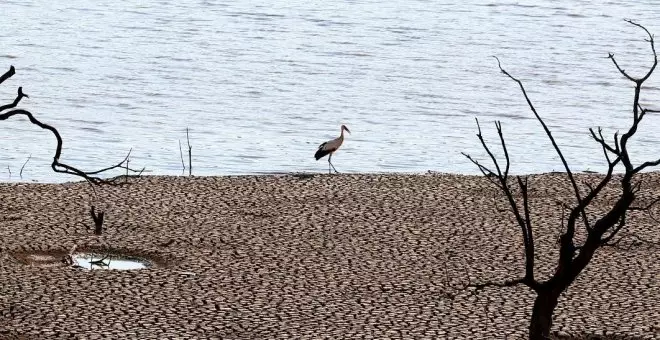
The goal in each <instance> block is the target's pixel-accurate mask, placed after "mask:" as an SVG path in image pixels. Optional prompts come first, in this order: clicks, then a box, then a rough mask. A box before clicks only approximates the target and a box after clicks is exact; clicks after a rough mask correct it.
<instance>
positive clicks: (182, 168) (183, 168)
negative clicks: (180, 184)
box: [179, 139, 186, 175]
mask: <svg viewBox="0 0 660 340" xmlns="http://www.w3.org/2000/svg"><path fill="white" fill-rule="evenodd" d="M179 155H180V156H181V175H183V174H185V173H186V164H185V163H184V162H183V149H181V140H180V139H179Z"/></svg>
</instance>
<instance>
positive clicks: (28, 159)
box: [18, 154, 32, 179]
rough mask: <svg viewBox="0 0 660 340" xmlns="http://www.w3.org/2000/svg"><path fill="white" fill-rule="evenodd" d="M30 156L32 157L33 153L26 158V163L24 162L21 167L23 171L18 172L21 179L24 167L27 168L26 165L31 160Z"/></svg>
mask: <svg viewBox="0 0 660 340" xmlns="http://www.w3.org/2000/svg"><path fill="white" fill-rule="evenodd" d="M30 158H32V154H30V155H29V156H28V158H27V159H26V160H25V163H23V166H22V167H21V172H20V173H19V174H18V175H19V176H20V177H21V179H23V169H24V168H25V165H26V164H27V163H28V162H29V161H30Z"/></svg>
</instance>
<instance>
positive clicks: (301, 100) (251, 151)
mask: <svg viewBox="0 0 660 340" xmlns="http://www.w3.org/2000/svg"><path fill="white" fill-rule="evenodd" d="M148 3H149V5H145V2H144V1H138V0H126V1H120V2H118V1H106V0H93V1H92V0H70V1H50V0H40V1H37V0H34V1H30V0H20V1H12V0H9V1H7V0H4V1H3V2H2V4H0V8H1V9H2V13H3V16H2V17H3V19H2V20H0V46H2V48H1V49H0V71H1V72H4V71H5V70H7V69H9V66H10V65H14V66H15V67H16V69H17V73H16V75H15V76H14V77H12V78H11V79H10V80H8V81H6V82H5V83H4V84H2V86H0V98H3V99H2V100H3V102H2V103H5V102H7V103H8V102H11V101H12V100H13V98H14V96H15V94H16V88H17V87H18V86H23V89H24V92H25V93H27V94H28V95H30V98H29V99H28V98H26V99H24V101H23V102H22V103H21V107H22V108H25V109H28V110H30V111H32V112H33V113H34V114H35V115H36V116H37V117H38V118H40V119H42V120H43V121H44V122H48V123H51V124H53V125H54V126H56V127H57V128H58V129H59V131H60V133H61V134H62V136H63V138H64V152H63V156H62V159H61V160H62V161H63V162H66V163H68V164H70V165H74V166H78V167H80V168H83V169H87V170H93V169H96V168H99V167H102V166H105V165H109V164H113V163H116V162H118V161H119V160H120V159H122V158H123V157H124V155H125V154H126V152H127V151H128V150H129V149H130V148H133V153H132V157H131V165H133V166H136V167H138V166H140V167H141V166H145V167H146V168H147V170H148V171H150V172H149V173H150V174H171V175H176V174H181V158H180V152H179V141H181V142H182V143H183V149H184V153H185V152H186V145H185V144H186V133H185V130H186V127H189V128H190V142H191V145H192V155H193V174H195V175H222V174H251V173H270V172H325V171H327V162H326V161H325V159H323V160H321V161H318V162H317V161H315V160H314V158H313V154H314V152H315V151H316V148H317V147H318V145H319V144H320V143H322V142H324V141H326V140H328V139H331V138H334V137H336V136H338V134H339V127H340V125H341V124H346V125H347V126H348V127H349V128H350V129H351V131H352V134H351V135H350V136H348V137H347V139H346V141H345V144H344V145H343V147H342V149H341V150H340V151H339V152H338V153H336V154H335V156H334V157H333V163H334V165H335V166H336V168H337V170H339V171H341V172H424V171H426V170H433V171H440V172H457V173H478V171H477V169H476V168H475V167H474V165H472V164H471V163H469V161H467V159H465V158H464V157H463V156H462V155H461V154H460V152H462V151H463V152H468V153H471V154H473V155H474V156H477V157H479V158H481V159H484V160H486V159H485V158H483V157H484V156H485V154H484V152H483V151H482V149H481V146H480V144H479V141H478V140H477V138H476V137H475V132H476V126H475V122H474V117H478V118H479V119H480V121H481V122H482V129H483V130H484V134H485V135H486V137H487V138H489V140H491V141H492V142H493V146H494V147H496V146H497V145H498V144H497V142H498V140H497V139H496V134H495V129H494V126H493V124H492V121H494V120H497V119H499V120H501V121H502V125H503V127H504V131H505V135H506V138H507V141H508V145H509V151H510V154H511V157H512V161H513V166H512V171H514V172H516V173H533V172H546V171H552V170H560V169H561V163H560V162H559V160H558V158H557V157H556V156H555V154H554V152H553V150H552V148H551V146H550V144H549V142H548V139H547V137H546V136H545V135H544V134H543V131H542V130H541V128H540V125H539V124H538V122H537V121H536V120H534V119H533V116H532V113H531V112H530V111H529V109H528V107H527V106H526V104H525V102H524V99H523V98H522V96H521V94H520V91H519V89H518V88H517V86H516V84H515V83H514V82H513V81H511V80H510V79H508V78H506V77H505V76H504V75H502V74H501V73H500V72H499V70H498V68H497V64H496V62H495V60H494V59H493V58H492V57H491V56H492V55H497V56H498V57H499V58H500V59H501V61H502V63H503V66H504V68H505V69H507V70H508V71H509V72H511V73H512V74H513V75H515V76H517V77H519V78H520V79H521V80H522V81H524V83H525V85H526V87H527V89H528V92H529V94H530V96H531V98H532V100H533V101H534V103H535V104H536V107H537V109H538V111H539V112H540V114H541V115H542V116H543V117H545V118H546V121H547V123H548V124H549V126H550V127H551V128H552V130H553V132H554V135H555V136H556V137H557V139H558V142H559V143H560V145H561V147H562V148H563V150H564V152H565V153H566V156H567V158H568V160H569V162H570V163H571V164H572V166H573V168H574V169H575V170H576V171H581V170H587V169H590V170H597V171H602V170H603V169H604V164H603V163H604V161H603V156H602V152H601V150H600V149H599V147H598V145H596V143H595V142H593V141H591V140H590V138H589V134H588V128H589V127H592V126H597V125H602V126H603V127H604V129H605V132H606V133H607V135H608V136H609V135H611V134H612V133H613V132H614V131H615V130H616V129H623V128H625V127H626V126H627V125H626V124H628V123H629V122H630V120H631V114H630V108H631V103H632V99H633V97H632V96H633V86H632V83H630V82H628V81H626V80H625V79H623V78H622V77H621V75H620V74H619V73H618V72H617V71H616V69H615V68H614V66H613V64H612V63H611V61H610V60H608V59H607V58H606V57H607V53H608V52H613V53H615V55H616V56H617V58H618V61H619V63H620V64H621V65H622V67H623V68H625V69H626V70H628V71H630V72H632V73H633V74H637V75H639V74H642V72H646V70H647V68H648V67H649V66H650V65H651V62H652V55H651V51H650V48H649V44H648V43H647V42H645V41H644V39H645V38H646V36H645V33H644V32H643V31H642V30H640V29H638V28H636V27H633V26H632V25H629V24H627V23H625V22H624V21H623V19H624V18H631V19H634V20H637V21H638V22H639V23H642V24H644V25H646V27H647V28H648V29H649V30H650V31H651V32H653V33H655V34H658V35H660V5H658V4H657V3H656V2H655V1H651V0H648V1H634V2H630V1H607V2H598V1H574V0H572V1H556V0H553V1H550V0H545V1H543V0H540V1H467V2H459V1H456V2H444V1H424V0H393V1H332V0H328V1H322V2H320V1H259V0H255V1H245V0H237V1H227V2H220V1H211V0H209V1H191V0H180V1H151V2H148ZM658 48H659V49H660V46H658ZM658 74H660V71H658ZM658 74H656V75H654V76H653V77H652V78H651V79H650V80H649V81H648V82H647V84H648V85H647V89H646V91H645V92H644V93H643V97H642V102H643V103H644V104H646V105H648V107H650V108H656V109H660V75H658ZM654 105H655V106H654ZM656 116H657V115H656ZM656 116H653V115H649V116H647V118H646V120H645V122H644V123H643V127H642V129H641V131H640V132H639V133H638V135H637V136H636V137H635V138H634V139H633V140H632V141H631V146H630V149H631V153H632V154H633V155H634V156H635V159H636V160H639V161H641V160H649V159H656V158H658V157H660V148H658V142H659V137H658V134H657V133H654V131H657V130H658V128H660V119H658V117H656ZM0 139H1V140H2V141H3V142H2V143H1V144H0V180H5V181H6V180H11V181H15V180H20V178H19V176H18V173H19V170H20V168H21V166H22V164H23V163H24V162H25V160H26V159H27V157H28V156H29V155H31V159H30V162H29V163H28V164H27V165H26V167H25V169H24V171H23V181H39V182H58V181H67V180H77V179H76V178H73V177H70V176H64V175H56V174H53V172H52V170H51V169H50V166H49V164H50V161H51V158H52V154H53V148H54V146H55V139H54V138H53V137H52V135H50V134H49V133H48V132H46V131H41V130H39V129H38V128H37V127H36V126H33V125H30V124H29V123H28V122H27V121H26V120H25V118H19V119H15V118H12V119H11V120H9V121H2V122H0ZM497 150H499V149H497ZM186 158H187V157H186ZM9 171H11V173H12V175H11V178H10V175H9ZM115 174H116V173H115Z"/></svg>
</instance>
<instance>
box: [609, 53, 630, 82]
mask: <svg viewBox="0 0 660 340" xmlns="http://www.w3.org/2000/svg"><path fill="white" fill-rule="evenodd" d="M607 57H608V58H610V59H611V60H612V62H613V63H614V66H616V69H617V70H619V72H620V73H621V74H623V76H624V77H626V78H628V80H630V81H637V79H635V78H633V77H631V76H630V75H629V74H628V73H626V70H624V69H622V68H621V67H620V66H619V63H617V62H616V59H614V53H612V52H610V53H609V54H608V55H607Z"/></svg>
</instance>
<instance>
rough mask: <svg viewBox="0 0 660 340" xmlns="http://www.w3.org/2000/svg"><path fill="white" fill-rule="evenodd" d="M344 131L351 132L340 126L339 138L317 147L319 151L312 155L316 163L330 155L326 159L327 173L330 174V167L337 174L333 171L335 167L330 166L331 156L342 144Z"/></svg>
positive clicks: (344, 126)
mask: <svg viewBox="0 0 660 340" xmlns="http://www.w3.org/2000/svg"><path fill="white" fill-rule="evenodd" d="M344 130H346V132H348V133H351V131H350V130H349V129H348V128H347V127H346V125H342V126H341V134H340V135H339V137H337V138H335V139H333V140H329V141H327V142H325V143H323V144H321V145H319V149H318V150H316V153H315V154H314V158H316V160H317V161H318V160H319V159H321V158H323V156H325V155H328V154H329V155H330V157H328V173H331V171H330V167H332V170H334V171H335V172H336V173H339V171H337V169H335V166H334V165H332V161H331V160H332V154H333V153H334V152H335V151H337V149H339V147H340V146H341V144H342V143H343V142H344Z"/></svg>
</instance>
